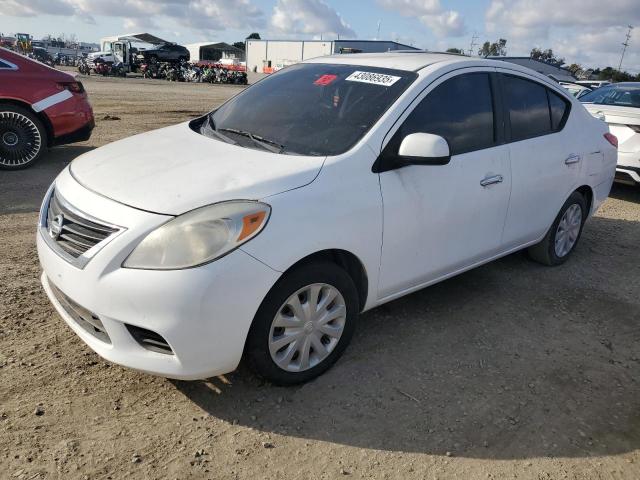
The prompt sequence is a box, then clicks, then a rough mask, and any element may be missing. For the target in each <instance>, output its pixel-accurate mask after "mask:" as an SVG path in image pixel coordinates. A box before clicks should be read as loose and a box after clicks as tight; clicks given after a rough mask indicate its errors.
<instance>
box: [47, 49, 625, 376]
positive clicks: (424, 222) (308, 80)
mask: <svg viewBox="0 0 640 480" xmlns="http://www.w3.org/2000/svg"><path fill="white" fill-rule="evenodd" d="M615 145H616V138H615V136H613V135H611V134H610V133H609V131H608V127H607V125H606V124H605V123H604V122H602V121H600V120H597V119H595V118H594V117H592V116H591V115H590V114H589V113H588V112H587V111H586V110H585V109H584V107H583V106H582V105H581V104H580V103H579V101H578V100H576V99H575V98H573V97H572V96H571V95H570V94H569V93H567V92H566V91H565V90H564V89H563V88H562V86H560V85H559V84H556V83H554V82H553V81H551V80H550V79H548V78H546V77H544V76H541V75H539V74H537V73H535V72H533V71H531V70H528V69H526V68H523V67H520V66H518V65H511V64H505V63H504V62H498V61H491V60H483V59H472V58H468V57H463V56H453V55H444V54H433V53H424V52H417V53H416V52H414V53H408V52H394V53H382V54H355V55H339V56H332V57H322V58H316V59H312V60H309V61H306V62H303V63H301V64H297V65H294V66H291V67H288V68H286V69H284V70H282V71H280V72H278V73H276V74H274V75H272V76H270V77H268V78H266V79H264V80H262V81H260V82H258V83H257V84H255V85H254V86H252V87H250V88H248V89H246V90H245V91H243V92H242V93H240V94H239V95H237V96H235V97H234V98H232V99H231V100H229V101H227V102H226V103H225V104H224V105H222V106H221V107H219V108H218V109H217V110H215V111H213V112H211V113H210V114H208V115H205V116H203V117H201V118H198V119H195V120H192V121H191V122H188V123H182V124H179V125H175V126H172V127H168V128H163V129H160V130H156V131H153V132H149V133H145V134H142V135H137V136H135V137H131V138H128V139H125V140H121V141H118V142H115V143H112V144H110V145H107V146H105V147H102V148H99V149H97V150H94V151H92V152H89V153H86V154H84V155H82V156H81V157H79V158H78V159H77V160H75V161H73V162H72V163H71V165H70V166H69V167H68V168H66V169H65V170H64V171H63V172H62V173H61V174H60V175H59V176H58V178H57V179H56V180H55V183H54V184H53V185H52V186H51V188H50V190H49V192H48V193H47V194H46V198H45V200H44V203H43V205H42V211H41V216H40V220H39V232H38V235H37V236H38V253H39V256H40V261H41V264H42V267H43V270H44V273H43V275H42V283H43V285H44V288H45V290H46V292H47V294H48V296H49V298H50V299H51V301H52V302H53V304H54V305H55V307H56V309H57V310H58V312H59V313H60V315H61V316H62V317H63V318H64V319H65V321H66V322H67V323H68V324H69V326H70V327H71V328H72V329H73V330H74V331H75V332H76V333H77V334H78V335H79V336H80V337H81V338H82V339H83V340H84V341H85V342H86V343H87V344H88V345H89V346H90V347H91V348H92V349H94V350H95V351H96V352H97V353H98V354H100V355H101V356H103V357H104V358H106V359H107V360H110V361H112V362H115V363H118V364H121V365H125V366H127V367H131V368H135V369H138V370H141V371H144V372H149V373H153V374H158V375H163V376H166V377H172V378H180V379H198V378H206V377H210V376H214V375H219V374H223V373H226V372H229V371H232V370H234V369H235V368H236V366H237V365H238V363H239V362H240V360H241V358H242V357H243V356H244V358H245V359H246V361H247V363H248V364H249V365H251V366H252V368H253V369H254V370H255V371H256V372H257V373H258V374H260V375H261V376H263V377H265V378H267V379H268V380H270V381H272V382H274V383H278V384H292V383H297V382H304V381H307V380H309V379H311V378H313V377H316V376H317V375H319V374H321V373H322V372H324V371H325V370H327V369H328V368H329V367H330V366H331V365H332V364H333V363H334V362H335V361H336V359H337V358H338V357H339V356H340V355H341V354H342V352H343V351H344V350H345V348H346V347H347V344H348V343H349V340H350V339H351V337H352V335H353V332H354V328H355V326H356V320H357V317H358V314H359V313H360V312H362V311H365V310H369V309H371V308H374V307H376V306H378V305H381V304H383V303H385V302H388V301H390V300H393V299H395V298H398V297H400V296H402V295H406V294H408V293H410V292H413V291H416V290H418V289H421V288H423V287H425V286H427V285H431V284H433V283H435V282H438V281H441V280H443V279H445V278H448V277H451V276H453V275H456V274H458V273H461V272H464V271H465V270H469V269H470V268H473V267H476V266H478V265H481V264H483V263H486V262H489V261H491V260H493V259H496V258H498V257H501V256H504V255H507V254H509V253H511V252H515V251H517V250H520V249H524V248H528V249H529V253H530V256H531V257H532V258H533V259H534V260H537V261H539V262H542V263H544V264H546V265H558V264H561V263H563V262H564V261H565V260H567V258H568V257H569V255H570V254H571V252H572V251H573V250H574V249H575V247H576V245H577V243H578V240H579V238H580V234H581V231H582V228H583V225H584V223H585V220H587V218H588V217H589V216H590V215H592V214H593V213H594V212H595V211H596V209H597V208H598V207H599V206H600V204H601V203H602V202H603V201H604V200H605V198H606V197H607V195H608V193H609V190H610V188H611V184H612V181H613V177H614V172H615V168H616V147H615Z"/></svg>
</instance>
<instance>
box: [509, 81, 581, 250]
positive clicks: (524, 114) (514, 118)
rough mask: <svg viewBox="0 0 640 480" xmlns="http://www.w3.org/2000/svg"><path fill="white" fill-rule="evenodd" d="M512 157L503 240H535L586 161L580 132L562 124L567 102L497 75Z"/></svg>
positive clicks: (519, 242)
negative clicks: (508, 201)
mask: <svg viewBox="0 0 640 480" xmlns="http://www.w3.org/2000/svg"><path fill="white" fill-rule="evenodd" d="M500 80H501V84H502V88H501V91H502V98H503V103H504V109H505V120H506V126H507V129H506V130H507V132H506V136H507V141H508V147H509V157H510V159H511V182H512V186H511V200H510V204H509V212H508V214H507V220H506V224H505V230H504V237H503V244H504V247H505V249H510V248H513V247H517V246H520V245H523V244H525V243H528V242H532V241H535V240H537V239H539V238H540V237H542V236H543V235H544V234H545V233H546V231H547V230H548V229H549V227H550V226H551V224H552V223H553V220H554V219H555V217H556V215H557V214H558V212H559V211H560V208H561V207H562V205H563V203H564V202H565V200H566V198H567V196H568V195H569V193H570V192H571V191H572V189H573V188H574V186H575V183H576V182H577V180H578V177H579V175H580V169H581V166H582V163H584V162H585V158H584V153H583V146H582V145H581V144H580V138H581V137H580V135H578V134H576V132H573V131H570V130H571V129H568V128H565V125H566V124H567V119H568V115H569V114H570V109H571V107H570V105H571V103H570V102H569V101H568V100H566V99H564V98H563V97H562V95H560V94H559V93H557V92H554V91H553V90H552V89H550V88H548V87H547V86H545V85H543V84H542V83H539V82H537V81H535V80H534V79H532V78H529V77H526V76H522V75H518V74H515V73H511V72H509V73H504V74H502V75H501V76H500Z"/></svg>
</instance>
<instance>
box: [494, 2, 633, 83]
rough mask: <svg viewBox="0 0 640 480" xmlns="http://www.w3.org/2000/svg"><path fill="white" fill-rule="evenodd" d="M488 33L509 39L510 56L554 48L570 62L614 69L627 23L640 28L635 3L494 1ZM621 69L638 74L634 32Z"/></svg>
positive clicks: (618, 59) (618, 58)
mask: <svg viewBox="0 0 640 480" xmlns="http://www.w3.org/2000/svg"><path fill="white" fill-rule="evenodd" d="M485 22H486V30H487V32H489V34H490V36H491V34H492V35H493V37H495V38H497V37H502V38H506V39H508V43H507V48H508V51H509V54H528V53H529V52H530V50H531V48H533V47H534V46H536V47H541V48H552V49H553V51H554V52H555V53H556V54H557V55H559V56H561V57H564V58H565V60H566V61H567V62H569V63H573V62H576V63H581V64H585V65H588V66H599V67H605V66H613V67H616V68H617V66H618V62H619V61H620V54H621V52H622V45H621V43H622V42H623V41H624V37H625V34H626V32H627V25H628V24H632V25H638V26H639V27H640V3H639V2H638V0H609V1H608V2H604V3H603V2H602V1H601V0H562V1H558V0H537V1H535V2H533V1H531V0H492V2H491V4H490V5H489V8H488V9H487V11H486V14H485ZM631 45H632V46H631V48H629V49H628V50H627V54H626V55H625V61H624V63H623V69H627V70H629V71H631V72H634V73H635V72H638V71H640V53H638V52H640V32H639V31H637V29H636V31H634V35H633V37H632V39H631Z"/></svg>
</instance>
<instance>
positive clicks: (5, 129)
mask: <svg viewBox="0 0 640 480" xmlns="http://www.w3.org/2000/svg"><path fill="white" fill-rule="evenodd" d="M46 148H47V132H46V130H45V128H44V125H43V124H42V122H41V121H40V119H39V118H38V117H37V116H36V115H34V114H33V113H32V112H30V111H28V110H26V109H24V108H21V107H18V106H14V105H1V104H0V169H4V170H18V169H20V168H27V167H30V166H31V165H33V164H34V163H36V162H37V161H38V160H39V159H40V157H41V156H42V153H43V152H44V151H45V150H46Z"/></svg>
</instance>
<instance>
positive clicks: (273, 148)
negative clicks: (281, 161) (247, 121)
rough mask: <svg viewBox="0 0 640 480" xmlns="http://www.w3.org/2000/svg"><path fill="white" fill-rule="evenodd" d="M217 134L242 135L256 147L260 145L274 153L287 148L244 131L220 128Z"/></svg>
mask: <svg viewBox="0 0 640 480" xmlns="http://www.w3.org/2000/svg"><path fill="white" fill-rule="evenodd" d="M216 132H229V133H235V134H236V135H241V136H243V137H247V138H249V139H251V141H252V142H253V143H255V144H256V145H260V146H261V147H262V148H264V149H265V150H268V151H270V152H272V153H282V152H283V151H284V149H285V146H284V145H282V144H280V143H278V142H274V141H273V140H267V139H266V138H264V137H261V136H260V135H254V134H253V133H249V132H245V131H244V130H238V129H237V128H218V129H217V130H216Z"/></svg>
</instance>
